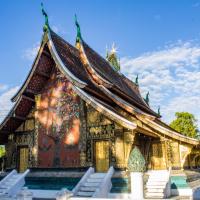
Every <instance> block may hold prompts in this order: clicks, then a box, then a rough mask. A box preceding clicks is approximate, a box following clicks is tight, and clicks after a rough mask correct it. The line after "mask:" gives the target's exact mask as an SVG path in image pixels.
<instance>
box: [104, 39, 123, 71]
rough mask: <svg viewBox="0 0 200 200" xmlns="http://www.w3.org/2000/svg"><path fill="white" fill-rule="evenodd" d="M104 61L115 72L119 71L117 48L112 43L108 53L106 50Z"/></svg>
mask: <svg viewBox="0 0 200 200" xmlns="http://www.w3.org/2000/svg"><path fill="white" fill-rule="evenodd" d="M106 59H107V61H108V62H109V63H110V65H111V66H112V67H113V69H114V70H115V71H117V72H118V71H120V59H119V58H117V48H116V47H115V44H114V43H113V44H112V48H111V50H110V51H108V50H107V49H106Z"/></svg>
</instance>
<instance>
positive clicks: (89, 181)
mask: <svg viewBox="0 0 200 200" xmlns="http://www.w3.org/2000/svg"><path fill="white" fill-rule="evenodd" d="M102 180H103V179H102V178H88V179H87V182H88V183H100V182H102Z"/></svg>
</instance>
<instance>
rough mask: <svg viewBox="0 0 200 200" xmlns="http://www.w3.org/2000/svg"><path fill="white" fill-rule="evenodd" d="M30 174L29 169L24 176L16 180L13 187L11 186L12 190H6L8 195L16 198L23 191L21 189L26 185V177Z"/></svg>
mask: <svg viewBox="0 0 200 200" xmlns="http://www.w3.org/2000/svg"><path fill="white" fill-rule="evenodd" d="M29 172H30V170H29V169H27V170H26V171H25V172H24V173H23V174H20V176H19V178H17V179H16V180H15V182H14V183H13V185H11V187H10V188H8V189H7V190H6V193H7V194H9V195H10V196H15V195H16V193H17V192H19V191H20V190H21V188H22V187H23V186H24V184H25V176H26V175H27V174H28V173H29Z"/></svg>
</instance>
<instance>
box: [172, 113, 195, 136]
mask: <svg viewBox="0 0 200 200" xmlns="http://www.w3.org/2000/svg"><path fill="white" fill-rule="evenodd" d="M175 116H176V119H175V120H173V121H172V122H171V124H170V127H172V128H173V129H175V130H176V131H178V132H179V133H181V134H183V135H186V136H189V137H193V138H196V137H197V136H198V132H199V131H198V128H197V120H196V119H195V117H194V115H193V114H191V113H188V112H176V114H175Z"/></svg>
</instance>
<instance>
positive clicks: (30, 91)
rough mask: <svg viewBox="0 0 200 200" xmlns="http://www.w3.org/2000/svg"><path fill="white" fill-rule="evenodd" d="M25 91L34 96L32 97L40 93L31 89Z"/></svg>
mask: <svg viewBox="0 0 200 200" xmlns="http://www.w3.org/2000/svg"><path fill="white" fill-rule="evenodd" d="M25 91H26V93H29V94H32V95H37V94H38V92H35V91H34V90H31V89H26V90H25Z"/></svg>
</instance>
